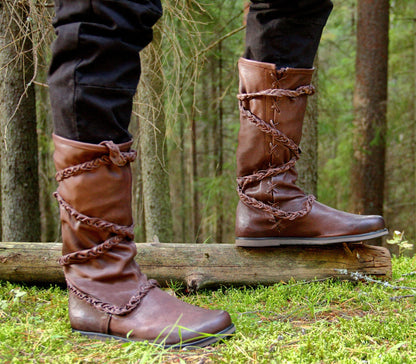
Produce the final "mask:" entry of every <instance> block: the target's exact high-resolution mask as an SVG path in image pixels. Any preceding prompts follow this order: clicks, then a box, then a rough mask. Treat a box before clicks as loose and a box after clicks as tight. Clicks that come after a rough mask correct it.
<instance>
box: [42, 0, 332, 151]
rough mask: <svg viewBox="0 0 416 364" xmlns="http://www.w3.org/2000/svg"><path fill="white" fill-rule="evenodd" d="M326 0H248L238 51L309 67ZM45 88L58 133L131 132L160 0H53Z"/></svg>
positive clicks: (95, 136)
mask: <svg viewBox="0 0 416 364" xmlns="http://www.w3.org/2000/svg"><path fill="white" fill-rule="evenodd" d="M331 9H332V3H331V1H330V0H292V1H283V0H274V1H273V0H269V1H261V0H252V3H251V6H250V11H249V14H248V18H247V30H246V49H245V52H244V57H245V58H249V59H253V60H256V61H261V62H270V63H275V64H276V66H277V67H278V68H281V67H304V68H310V67H311V66H312V64H313V59H314V57H315V54H316V50H317V47H318V44H319V40H320V37H321V34H322V29H323V27H324V25H325V23H326V21H327V18H328V16H329V14H330V12H331ZM55 10H56V17H55V20H54V27H55V30H56V34H57V38H56V40H55V42H54V43H53V45H52V62H51V66H50V70H49V80H48V82H49V89H50V99H51V105H52V114H53V121H54V131H55V133H56V134H57V135H60V136H62V137H65V138H68V139H73V140H77V141H82V142H87V143H100V142H101V141H103V140H113V141H114V142H115V143H122V142H125V141H128V140H130V139H131V135H130V134H129V132H128V126H129V122H130V117H131V111H132V102H133V95H134V93H135V91H136V88H137V84H138V82H139V78H140V57H139V52H140V51H141V50H142V49H143V48H144V47H145V46H146V45H147V44H149V42H150V41H151V40H152V26H153V25H154V24H155V23H156V21H157V20H158V19H159V18H160V16H161V15H162V6H161V2H160V0H77V1H74V0H55Z"/></svg>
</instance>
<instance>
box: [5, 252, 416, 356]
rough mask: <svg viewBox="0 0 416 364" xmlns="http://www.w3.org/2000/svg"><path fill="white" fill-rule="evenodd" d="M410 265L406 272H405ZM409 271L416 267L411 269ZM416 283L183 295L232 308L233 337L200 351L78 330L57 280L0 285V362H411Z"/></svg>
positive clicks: (400, 268)
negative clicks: (94, 335) (398, 287)
mask: <svg viewBox="0 0 416 364" xmlns="http://www.w3.org/2000/svg"><path fill="white" fill-rule="evenodd" d="M415 268H416V261H415V260H414V259H410V258H405V257H401V258H394V259H393V278H392V281H391V283H392V284H397V283H398V282H400V283H399V284H400V285H401V286H403V285H406V286H413V287H415V291H416V275H415V274H414V270H415ZM409 273H410V274H409ZM412 273H413V274H412ZM415 291H400V290H393V289H391V288H386V287H383V286H381V285H373V284H368V283H363V282H356V283H354V282H345V281H332V280H326V281H323V282H319V281H314V282H295V281H292V282H289V283H287V284H286V283H277V284H275V285H273V286H270V287H261V286H260V287H257V288H250V287H241V288H225V287H224V288H222V289H220V290H216V291H208V290H207V291H202V292H199V293H198V294H195V295H190V296H188V295H182V294H181V293H180V292H177V294H179V295H182V297H181V298H182V299H184V300H185V301H187V302H190V303H193V304H197V305H201V306H203V307H209V308H221V309H225V310H227V311H229V312H230V314H231V316H232V318H233V321H234V323H235V324H236V326H237V332H236V334H235V336H234V337H233V338H232V339H230V340H228V341H226V342H224V343H222V344H220V345H215V346H214V347H209V348H206V349H200V350H196V351H172V350H162V349H157V348H155V347H152V346H150V345H146V344H144V343H118V342H116V341H109V342H99V341H94V340H90V339H88V338H85V337H81V336H79V335H78V334H73V333H71V331H70V326H69V322H68V319H67V312H66V311H67V309H66V305H67V298H66V292H65V291H64V290H63V289H61V288H59V287H50V288H38V287H26V286H21V285H16V284H11V283H7V282H3V283H1V284H0V360H1V361H2V362H3V363H29V362H36V363H80V362H83V363H88V362H96V363H97V362H98V363H104V362H105V363H138V362H140V363H201V362H204V363H281V362H296V363H317V362H325V363H328V362H337V363H355V362H367V363H397V362H400V363H412V362H414V361H415V360H416V355H415V353H416V326H415V319H416V311H415V305H414V303H415V293H416V292H415Z"/></svg>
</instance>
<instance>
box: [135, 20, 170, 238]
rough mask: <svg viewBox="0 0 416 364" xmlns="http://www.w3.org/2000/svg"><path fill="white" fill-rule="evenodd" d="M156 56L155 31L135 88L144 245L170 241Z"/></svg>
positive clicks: (160, 85)
mask: <svg viewBox="0 0 416 364" xmlns="http://www.w3.org/2000/svg"><path fill="white" fill-rule="evenodd" d="M160 52H161V31H160V29H159V28H158V27H156V28H155V29H154V38H153V43H152V44H151V45H150V46H149V47H147V48H146V49H145V50H144V51H143V52H142V60H143V65H144V67H143V72H142V77H141V86H140V88H139V98H140V107H139V111H140V115H141V119H140V151H141V173H142V178H143V198H144V214H145V225H146V240H147V241H153V238H154V237H157V238H158V239H159V240H160V241H171V240H172V236H173V231H172V212H171V205H170V195H169V175H168V172H167V159H166V157H167V156H166V135H165V131H166V127H165V114H164V107H163V92H164V89H163V86H164V85H163V73H162V64H161V61H160V56H159V54H160Z"/></svg>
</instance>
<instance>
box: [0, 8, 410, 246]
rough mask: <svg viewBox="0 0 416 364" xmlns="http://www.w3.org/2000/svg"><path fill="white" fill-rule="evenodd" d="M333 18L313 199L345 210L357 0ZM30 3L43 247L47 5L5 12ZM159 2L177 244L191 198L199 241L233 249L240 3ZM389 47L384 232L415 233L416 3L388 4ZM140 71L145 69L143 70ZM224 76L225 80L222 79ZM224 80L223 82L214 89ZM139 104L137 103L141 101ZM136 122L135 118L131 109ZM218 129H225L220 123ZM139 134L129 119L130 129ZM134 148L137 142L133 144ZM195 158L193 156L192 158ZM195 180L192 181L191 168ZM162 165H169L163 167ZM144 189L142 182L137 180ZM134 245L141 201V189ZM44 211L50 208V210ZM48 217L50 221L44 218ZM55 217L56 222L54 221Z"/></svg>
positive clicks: (325, 49) (325, 39) (186, 228)
mask: <svg viewBox="0 0 416 364" xmlns="http://www.w3.org/2000/svg"><path fill="white" fill-rule="evenodd" d="M333 2H334V10H333V12H332V14H331V16H330V17H329V20H328V23H327V26H326V28H325V29H324V33H323V36H322V41H321V45H320V51H319V57H320V60H319V68H320V70H319V83H318V84H319V89H318V97H319V153H318V157H319V160H318V163H319V166H318V175H319V182H318V196H319V200H320V201H321V202H323V203H325V204H328V205H330V206H333V207H336V208H339V209H344V210H349V209H350V207H351V206H350V204H349V200H350V195H351V189H353V188H354V186H351V185H350V170H351V160H352V158H351V156H352V145H351V137H352V132H353V129H352V125H353V124H352V122H353V108H352V97H353V88H354V80H355V77H354V68H355V46H356V44H355V42H356V40H355V30H356V28H355V23H356V3H357V0H347V1H341V0H334V1H333ZM22 3H25V4H29V7H30V16H29V17H28V18H27V19H25V20H24V22H23V23H22V24H19V26H20V27H21V29H22V34H24V35H25V36H29V37H30V39H31V41H32V42H33V44H34V45H35V53H34V60H35V62H36V65H35V66H36V67H35V69H36V70H37V71H36V72H35V73H36V79H35V80H34V82H35V84H36V85H37V90H38V91H37V97H38V104H37V109H38V135H39V145H40V148H41V150H40V157H41V158H40V160H41V161H42V163H43V164H42V166H41V170H40V180H41V181H42V182H41V189H42V190H43V192H42V197H41V198H42V200H43V203H42V204H41V205H42V209H43V210H45V211H42V214H43V220H44V222H43V231H44V232H45V231H46V230H50V231H51V232H50V233H48V234H45V233H44V238H43V239H46V240H48V239H49V240H55V236H56V235H57V228H56V227H55V229H49V228H47V227H46V224H47V223H51V222H52V223H53V224H55V225H57V224H58V221H57V219H56V215H57V212H56V210H57V209H56V204H55V202H54V201H53V200H52V202H51V191H52V190H53V189H54V188H55V185H54V183H53V182H52V181H53V174H54V172H53V168H52V166H51V150H52V147H51V142H50V139H48V135H49V134H50V131H51V120H50V110H49V105H48V103H47V101H46V99H47V98H46V97H45V90H46V87H45V86H46V69H47V67H48V61H49V57H50V56H49V53H50V52H49V44H50V42H51V38H52V35H53V32H52V29H51V17H52V12H53V9H52V3H51V2H50V1H46V2H45V1H40V0H25V1H23V2H22V1H20V0H8V1H7V2H4V4H8V5H10V8H11V9H13V8H14V7H15V5H16V6H17V5H19V4H22ZM218 3H219V2H218V0H204V1H196V0H190V1H189V0H175V1H173V0H169V1H164V7H165V12H164V16H163V17H162V20H161V22H162V23H161V24H160V29H161V31H162V32H163V34H162V48H161V49H159V50H158V52H159V53H160V57H161V61H162V65H163V78H164V87H165V90H164V92H163V95H161V97H163V99H164V107H165V113H166V124H167V125H166V127H167V132H166V144H167V147H168V160H167V162H168V163H167V167H168V168H167V171H168V173H169V178H170V191H171V202H172V212H173V216H174V232H173V233H174V239H173V240H174V241H176V242H194V241H195V239H196V236H195V234H194V231H195V230H194V229H193V228H192V222H193V220H194V213H195V208H194V203H193V198H192V197H193V194H194V192H195V193H196V194H197V199H198V202H199V205H198V213H199V214H200V216H199V217H200V221H199V222H198V223H199V226H197V231H198V233H199V234H200V237H199V238H200V239H199V241H205V242H216V241H217V240H218V236H220V235H218V234H217V232H218V228H219V227H221V229H222V238H221V241H222V242H232V241H233V236H234V213H235V206H236V203H237V194H236V193H235V186H236V183H235V181H234V177H235V150H236V145H237V132H238V127H239V117H238V108H237V102H236V99H235V94H236V93H237V85H238V77H237V68H236V63H237V60H238V58H239V57H240V56H241V54H242V53H243V44H244V30H243V29H242V24H243V7H244V4H245V3H246V2H245V1H243V0H238V1H232V2H221V6H218ZM390 14H391V18H390V47H389V51H390V54H389V100H388V139H387V143H388V147H387V156H386V157H387V162H386V163H387V164H386V172H387V173H386V194H385V196H386V197H385V216H386V218H387V222H388V225H390V226H395V227H397V229H399V230H400V231H406V235H407V236H408V238H409V239H413V238H414V237H415V234H416V187H415V186H416V149H415V145H416V141H415V138H416V111H415V110H416V106H415V105H416V101H415V100H416V93H415V89H416V87H415V82H416V77H415V75H414V74H415V67H416V66H415V64H416V63H415V54H416V52H415V49H416V45H415V44H416V43H415V40H414V39H415V37H414V36H410V35H414V34H415V29H416V28H415V25H414V24H415V23H414V18H415V5H414V1H410V0H403V1H396V0H392V1H391V9H390ZM143 67H146V64H143ZM220 76H221V77H220ZM220 80H221V82H220ZM138 96H140V95H138ZM137 103H138V104H137V109H136V113H137V112H139V111H140V101H137ZM220 120H221V122H220ZM193 121H194V122H195V125H194V129H195V130H194V132H195V135H196V137H195V143H196V150H192V138H193V136H192V132H193V131H192V122H193ZM131 129H132V132H133V134H135V129H137V128H135V119H134V118H133V122H132V125H131ZM136 139H137V138H136ZM193 153H194V154H195V155H192V154H193ZM193 158H196V161H197V175H196V176H193V175H192V172H193V171H192V160H193ZM162 162H163V163H165V161H162ZM135 176H137V179H138V180H139V181H140V173H139V172H137V173H136V174H135ZM135 195H137V196H138V202H137V204H135V210H137V214H136V215H137V219H136V220H137V225H138V226H137V228H136V231H137V232H138V233H139V235H138V241H140V240H144V237H143V234H142V233H141V231H142V230H143V229H142V228H141V225H143V223H142V219H143V217H142V213H141V211H142V210H141V206H142V202H141V199H140V186H139V187H138V189H137V193H136V194H135ZM48 199H49V200H48ZM50 205H52V206H55V208H54V209H53V208H51V207H50ZM48 211H50V212H48ZM54 215H55V218H54V217H53V216H54Z"/></svg>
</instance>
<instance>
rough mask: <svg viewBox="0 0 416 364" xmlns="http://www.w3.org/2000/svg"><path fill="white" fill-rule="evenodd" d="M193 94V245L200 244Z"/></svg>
mask: <svg viewBox="0 0 416 364" xmlns="http://www.w3.org/2000/svg"><path fill="white" fill-rule="evenodd" d="M195 92H196V89H195V88H194V95H193V101H192V106H191V108H192V110H191V159H192V220H193V221H192V226H193V232H194V236H193V240H194V242H195V243H200V242H201V233H202V226H201V215H200V211H199V191H198V151H197V145H196V142H197V132H196V122H195V117H196V105H195V97H196V95H195Z"/></svg>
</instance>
